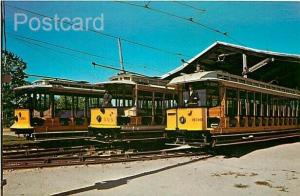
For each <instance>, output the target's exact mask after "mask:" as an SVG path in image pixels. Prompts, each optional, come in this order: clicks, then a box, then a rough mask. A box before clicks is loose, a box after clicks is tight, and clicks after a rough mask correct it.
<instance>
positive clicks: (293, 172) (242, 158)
mask: <svg viewBox="0 0 300 196" xmlns="http://www.w3.org/2000/svg"><path fill="white" fill-rule="evenodd" d="M240 148H241V147H239V146H236V147H234V148H233V151H234V150H236V153H229V155H228V154H227V155H226V156H224V155H219V156H216V157H213V158H209V159H207V160H197V157H189V158H174V159H165V160H153V161H143V162H132V163H124V164H122V163H117V164H109V165H92V166H74V167H73V166H72V167H61V168H46V169H30V170H18V171H5V172H4V177H5V178H6V179H7V185H5V187H4V194H5V195H30V196H32V195H53V194H58V195H69V194H75V195H118V196H119V195H122V196H124V195H130V196H132V195H138V196H140V195H222V196H225V195H230V196H232V195H263V196H266V195H295V196H296V195H299V193H300V142H296V143H286V144H282V143H280V144H276V145H273V144H272V145H270V146H264V147H263V148H261V147H259V146H258V147H257V148H251V149H250V150H249V149H248V150H243V149H242V148H241V149H240Z"/></svg>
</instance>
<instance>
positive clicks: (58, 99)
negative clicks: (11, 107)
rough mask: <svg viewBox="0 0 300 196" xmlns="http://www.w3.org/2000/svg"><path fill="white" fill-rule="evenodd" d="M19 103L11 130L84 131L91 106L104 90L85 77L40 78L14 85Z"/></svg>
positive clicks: (36, 131) (29, 131)
mask: <svg viewBox="0 0 300 196" xmlns="http://www.w3.org/2000/svg"><path fill="white" fill-rule="evenodd" d="M14 90H15V93H16V94H17V96H19V97H21V98H22V99H21V100H22V101H21V102H22V103H20V105H21V106H22V107H20V108H17V109H15V123H14V124H13V125H12V126H11V130H12V131H15V132H16V133H17V134H20V133H23V134H32V133H34V134H35V135H36V134H38V133H45V132H52V133H53V132H74V131H87V128H88V125H89V122H90V108H91V107H98V106H100V103H101V99H102V97H103V94H104V90H103V89H101V88H100V87H97V86H95V85H92V84H89V83H87V82H84V81H69V80H57V79H53V80H48V79H47V80H46V79H44V80H39V81H36V82H34V83H33V84H32V85H27V86H22V87H17V88H15V89H14Z"/></svg>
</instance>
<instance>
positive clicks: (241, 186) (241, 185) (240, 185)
mask: <svg viewBox="0 0 300 196" xmlns="http://www.w3.org/2000/svg"><path fill="white" fill-rule="evenodd" d="M234 187H236V188H241V189H244V188H248V187H249V185H246V184H235V185H234Z"/></svg>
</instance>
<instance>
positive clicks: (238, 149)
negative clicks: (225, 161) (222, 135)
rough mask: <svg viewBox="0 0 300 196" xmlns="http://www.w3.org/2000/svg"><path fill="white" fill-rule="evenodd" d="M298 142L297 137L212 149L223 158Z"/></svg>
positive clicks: (240, 155) (299, 140)
mask: <svg viewBox="0 0 300 196" xmlns="http://www.w3.org/2000/svg"><path fill="white" fill-rule="evenodd" d="M295 142H300V139H299V138H291V139H282V140H274V141H268V142H260V143H252V144H251V143H250V144H242V145H233V146H226V147H225V146H224V147H219V148H216V149H215V150H214V153H215V155H223V156H224V157H225V158H239V157H242V156H245V155H247V154H249V153H251V152H254V151H256V150H261V149H267V148H271V147H274V146H278V145H284V144H291V143H295Z"/></svg>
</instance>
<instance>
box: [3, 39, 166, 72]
mask: <svg viewBox="0 0 300 196" xmlns="http://www.w3.org/2000/svg"><path fill="white" fill-rule="evenodd" d="M8 35H10V36H12V37H14V38H15V39H18V40H20V41H23V42H27V43H29V44H33V45H36V46H39V47H44V48H46V49H49V50H52V51H56V50H55V49H53V48H50V47H45V46H43V45H41V44H44V45H48V46H52V47H55V48H59V49H63V50H68V51H71V52H77V53H80V54H83V55H86V56H91V57H96V58H101V59H106V60H109V61H111V62H114V63H118V62H117V61H116V60H115V59H113V58H109V57H104V56H100V55H96V54H93V53H89V52H85V51H82V50H78V49H74V48H70V47H65V46H62V45H58V44H54V43H50V42H46V41H42V40H38V39H34V38H30V37H27V36H22V35H17V34H13V33H8ZM36 42H37V43H39V44H37V43H36ZM56 52H57V51H56ZM60 52H62V51H60ZM64 53H65V54H67V55H69V56H72V57H74V58H77V59H80V58H79V57H77V56H75V55H73V54H70V53H66V52H64ZM124 64H125V65H126V66H129V67H132V68H135V67H136V66H138V67H143V68H144V69H147V70H150V71H154V72H157V73H160V74H161V73H162V72H161V71H160V70H158V69H155V68H149V66H147V65H137V64H131V63H130V62H127V61H125V62H124Z"/></svg>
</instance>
